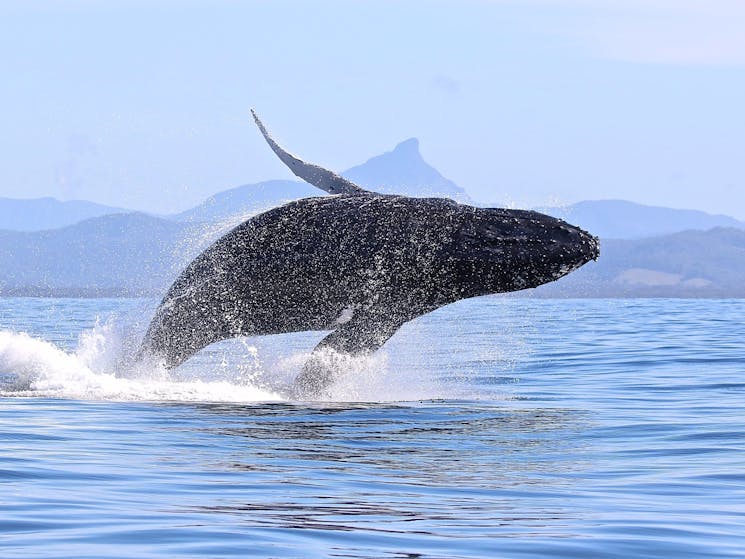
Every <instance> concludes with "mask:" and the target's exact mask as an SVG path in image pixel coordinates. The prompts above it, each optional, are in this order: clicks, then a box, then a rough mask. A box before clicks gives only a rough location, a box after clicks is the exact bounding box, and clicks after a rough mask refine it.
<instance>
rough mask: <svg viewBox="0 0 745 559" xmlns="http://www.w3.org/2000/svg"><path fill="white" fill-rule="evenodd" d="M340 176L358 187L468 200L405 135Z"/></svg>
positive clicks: (412, 140) (415, 143)
mask: <svg viewBox="0 0 745 559" xmlns="http://www.w3.org/2000/svg"><path fill="white" fill-rule="evenodd" d="M342 175H343V176H344V177H346V178H348V179H350V180H351V181H352V182H354V183H356V184H359V185H360V186H362V187H364V188H367V189H370V190H374V191H375V192H384V193H391V194H408V195H409V196H448V197H450V198H454V199H456V200H459V201H469V198H468V195H467V194H466V193H465V192H464V191H463V189H462V188H460V187H459V186H458V185H456V184H455V183H453V182H452V181H450V180H448V179H446V178H445V177H443V176H442V175H441V174H440V173H439V172H438V171H437V169H435V168H434V167H432V166H431V165H430V164H429V163H427V162H426V161H425V160H424V158H423V157H422V154H421V153H419V140H418V139H417V138H409V139H408V140H404V141H403V142H401V143H399V144H397V145H396V147H395V148H393V150H392V151H387V152H385V153H383V154H381V155H378V156H376V157H373V158H372V159H369V160H368V161H367V162H365V163H363V164H362V165H358V166H357V167H352V168H351V169H349V170H347V171H346V172H345V173H342Z"/></svg>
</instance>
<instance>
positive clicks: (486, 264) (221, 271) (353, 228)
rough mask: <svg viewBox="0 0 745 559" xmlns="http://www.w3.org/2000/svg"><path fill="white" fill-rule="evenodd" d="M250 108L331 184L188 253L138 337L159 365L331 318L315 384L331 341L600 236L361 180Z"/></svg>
mask: <svg viewBox="0 0 745 559" xmlns="http://www.w3.org/2000/svg"><path fill="white" fill-rule="evenodd" d="M252 114H253V116H254V119H255V121H256V124H257V125H258V127H259V130H260V131H261V133H262V135H263V136H264V138H265V139H266V141H267V143H268V144H269V146H270V147H271V148H272V150H273V151H274V152H275V153H276V154H277V156H279V158H280V159H281V160H282V161H283V162H284V163H285V164H286V165H287V166H288V167H289V168H290V169H291V170H292V172H293V173H294V174H295V175H297V176H298V177H300V178H301V179H303V180H305V181H307V182H308V183H310V184H312V185H315V186H317V187H318V188H321V189H322V190H324V191H326V192H328V193H329V194H331V196H324V197H318V198H304V199H301V200H297V201H294V202H290V203H287V204H285V205H283V206H280V207H277V208H274V209H271V210H269V211H266V212H264V213H261V214H259V215H256V216H254V217H252V218H251V219H248V220H247V221H245V222H244V223H242V224H240V225H238V226H237V227H235V228H234V229H233V230H231V231H230V232H228V233H227V234H225V235H224V236H223V237H221V238H220V239H218V240H217V241H216V242H214V243H213V244H212V245H211V246H210V247H209V248H207V249H206V250H205V251H204V252H202V253H201V254H200V255H199V256H198V257H197V258H196V259H195V260H194V261H193V262H192V263H191V264H189V265H188V266H187V267H186V269H185V270H184V271H183V272H182V273H181V274H180V275H179V277H178V278H177V279H176V281H175V282H174V283H173V285H172V286H171V288H170V289H169V290H168V292H167V294H166V295H165V297H164V299H163V301H162V302H161V303H160V306H159V307H158V308H157V310H156V312H155V315H154V317H153V319H152V322H151V324H150V326H149V328H148V330H147V333H146V335H145V338H144V340H143V343H142V346H141V353H143V354H148V355H150V356H154V357H155V358H158V359H160V360H161V361H162V362H163V363H164V364H165V365H166V367H175V366H177V365H179V364H180V363H182V362H183V361H185V360H186V359H188V358H189V357H191V356H192V355H193V354H194V353H196V352H197V351H199V350H200V349H202V348H204V347H206V346H207V345H209V344H211V343H213V342H217V341H220V340H224V339H227V338H232V337H237V336H252V335H263V334H280V333H287V332H299V331H306V330H331V333H330V334H328V335H327V336H326V337H325V338H324V339H323V340H322V341H321V342H320V343H319V344H318V345H317V346H316V348H315V349H314V351H313V353H312V354H311V356H310V358H309V359H308V361H307V362H306V364H305V366H304V368H303V370H302V372H301V373H300V374H299V375H298V377H297V379H296V381H295V385H294V392H295V395H296V396H297V397H299V398H308V399H310V398H316V397H320V396H321V395H322V394H323V390H324V388H325V387H326V386H327V385H328V383H329V382H330V380H331V379H330V372H329V370H328V369H329V367H328V366H327V363H328V362H327V361H326V359H325V358H324V355H325V354H327V353H328V352H329V350H333V351H331V353H332V354H333V352H337V353H340V354H348V355H357V354H364V353H370V352H373V351H375V350H377V349H378V348H380V347H381V346H382V345H383V344H384V343H385V342H386V341H387V340H388V339H389V338H390V337H391V336H392V335H393V334H394V333H395V332H396V330H398V328H399V327H400V326H401V325H402V324H404V323H405V322H407V321H409V320H412V319H414V318H416V317H418V316H421V315H423V314H426V313H428V312H431V311H433V310H435V309H437V308H439V307H442V306H443V305H447V304H449V303H453V302H455V301H458V300H460V299H465V298H469V297H476V296H480V295H486V294H490V293H504V292H509V291H517V290H522V289H527V288H532V287H536V286H539V285H542V284H544V283H547V282H551V281H553V280H556V279H558V278H560V277H562V276H564V275H566V274H568V273H569V272H571V271H572V270H575V269H577V268H579V267H580V266H582V265H583V264H585V263H586V262H588V261H590V260H593V259H597V257H598V254H599V249H598V240H597V238H596V237H593V236H592V235H590V234H589V233H587V232H585V231H583V230H582V229H580V228H578V227H575V226H572V225H569V224H568V223H566V222H564V221H562V220H560V219H556V218H554V217H550V216H547V215H543V214H540V213H537V212H534V211H527V210H513V209H503V208H478V207H473V206H469V205H464V204H459V203H456V202H454V201H453V200H450V199H445V198H412V197H408V196H399V195H390V194H379V193H377V192H373V191H370V190H366V189H364V188H362V187H360V186H358V185H356V184H354V183H352V182H350V181H349V180H347V179H345V178H343V177H341V176H339V175H337V174H336V173H333V172H332V171H329V170H327V169H324V168H322V167H319V166H317V165H313V164H310V163H306V162H304V161H302V160H300V159H298V158H297V157H295V156H293V155H291V154H289V153H288V152H286V151H285V150H284V149H282V148H281V147H280V146H279V145H278V144H277V143H276V142H275V141H274V139H273V138H272V137H271V135H270V134H269V133H268V132H267V130H266V128H265V127H264V125H263V124H262V122H261V121H260V120H259V118H258V116H257V115H256V114H255V113H254V112H253V111H252Z"/></svg>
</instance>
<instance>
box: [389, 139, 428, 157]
mask: <svg viewBox="0 0 745 559" xmlns="http://www.w3.org/2000/svg"><path fill="white" fill-rule="evenodd" d="M393 153H400V154H402V155H403V154H406V155H418V156H419V157H421V154H420V153H419V140H418V139H417V138H409V139H408V140H404V141H403V142H401V143H400V144H398V145H397V146H396V147H395V148H393Z"/></svg>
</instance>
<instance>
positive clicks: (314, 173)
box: [251, 109, 365, 194]
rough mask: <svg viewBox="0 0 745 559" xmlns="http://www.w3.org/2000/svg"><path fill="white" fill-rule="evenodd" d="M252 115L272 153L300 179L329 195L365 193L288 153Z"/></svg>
mask: <svg viewBox="0 0 745 559" xmlns="http://www.w3.org/2000/svg"><path fill="white" fill-rule="evenodd" d="M251 114H252V115H253V117H254V120H255V121H256V125H257V126H258V127H259V130H261V134H262V136H264V139H265V140H266V143H267V144H269V147H270V148H272V151H274V153H276V154H277V157H279V159H280V160H281V161H282V163H284V164H285V165H287V166H288V167H289V168H290V171H292V172H293V173H294V174H295V176H297V177H300V178H301V179H303V180H304V181H305V182H307V183H309V184H312V185H313V186H317V187H318V188H320V189H321V190H325V191H326V192H328V193H329V194H360V193H362V192H365V189H363V188H361V187H359V186H357V185H356V184H354V183H353V182H352V181H350V180H347V179H345V178H344V177H342V176H340V175H337V174H336V173H334V172H333V171H329V170H328V169H324V168H323V167H319V166H318V165H313V164H312V163H306V162H305V161H303V160H302V159H298V158H297V157H295V156H294V155H292V154H290V153H287V151H285V150H284V149H283V148H282V147H281V146H280V145H279V144H278V143H277V142H275V141H274V138H272V136H271V134H269V132H268V131H267V129H266V128H265V127H264V123H262V122H261V120H259V117H258V116H257V115H256V113H255V112H254V110H253V109H251Z"/></svg>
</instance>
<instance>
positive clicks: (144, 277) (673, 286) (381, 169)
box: [0, 139, 745, 297]
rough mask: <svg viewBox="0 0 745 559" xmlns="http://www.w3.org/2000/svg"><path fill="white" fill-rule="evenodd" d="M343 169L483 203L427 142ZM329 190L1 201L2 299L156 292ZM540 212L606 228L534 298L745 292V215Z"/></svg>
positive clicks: (622, 205) (291, 187)
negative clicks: (211, 253)
mask: <svg viewBox="0 0 745 559" xmlns="http://www.w3.org/2000/svg"><path fill="white" fill-rule="evenodd" d="M343 174H344V176H346V177H348V178H350V179H351V180H353V181H354V182H356V183H358V184H360V185H362V186H365V187H368V188H372V189H375V190H377V191H379V192H389V193H402V194H408V195H412V196H448V197H451V198H454V199H456V200H458V201H461V202H466V203H473V202H472V201H471V200H470V199H469V197H468V195H467V194H466V192H465V191H464V190H463V189H462V188H460V187H459V186H457V185H456V184H454V183H453V182H452V181H450V180H448V179H446V178H445V177H443V176H442V175H441V174H440V173H439V172H437V170H436V169H435V168H434V167H432V166H431V165H429V164H428V163H426V162H425V161H424V160H423V159H422V157H421V155H420V153H419V148H418V142H417V140H416V139H409V140H406V141H404V142H402V143H400V144H398V145H397V146H396V147H395V148H394V149H393V150H392V151H390V152H386V153H384V154H382V155H379V156H377V157H373V158H372V159H370V160H369V161H367V162H366V163H364V164H362V165H359V166H357V167H353V168H352V169H349V170H348V171H346V172H345V173H343ZM318 195H323V192H321V191H319V190H318V189H316V188H314V187H312V186H310V185H308V184H306V183H303V182H299V181H288V180H275V181H265V182H261V183H258V184H252V185H244V186H239V187H237V188H233V189H230V190H226V191H223V192H220V193H218V194H215V195H214V196H211V197H210V198H208V199H207V200H205V201H204V202H203V203H201V204H199V205H198V206H196V207H194V208H191V209H189V210H187V211H184V212H180V213H178V214H174V215H170V216H155V215H146V214H143V213H137V212H127V210H124V209H122V208H113V207H108V206H103V205H100V204H93V203H90V202H84V201H76V202H59V201H57V200H53V199H51V198H44V199H37V200H14V199H7V198H0V295H91V296H100V295H157V294H160V293H162V292H163V290H164V289H165V288H166V287H167V286H168V285H169V284H170V282H171V281H172V279H173V278H174V277H175V275H176V274H177V273H178V271H179V270H180V269H181V268H183V267H184V266H185V265H186V264H187V263H188V262H189V261H190V259H191V258H192V257H193V256H194V255H196V254H197V253H198V252H199V251H200V250H201V249H203V248H204V247H205V246H207V244H209V242H211V241H212V240H213V239H215V238H217V237H218V236H219V235H220V234H221V233H222V232H224V231H226V230H227V229H229V228H230V227H231V226H233V225H235V224H237V223H239V222H240V221H242V220H243V219H245V218H246V217H247V216H249V215H251V214H253V213H256V212H259V211H262V210H264V209H267V208H269V207H272V206H276V205H277V204H279V203H282V202H284V201H288V200H292V199H297V198H302V197H306V196H318ZM541 211H544V212H546V213H550V214H552V215H556V216H558V217H562V218H565V219H567V220H568V221H570V222H572V223H574V224H577V225H580V226H582V227H584V228H586V229H587V230H589V231H592V232H593V233H594V234H596V235H598V236H600V237H601V239H602V255H601V258H600V260H599V261H598V262H597V263H590V264H588V265H586V266H585V267H583V268H582V269H581V270H579V271H578V272H575V273H574V274H571V275H570V276H568V277H566V278H564V279H562V280H560V281H559V282H556V283H554V284H551V285H548V286H544V287H541V288H539V289H537V290H531V291H530V292H528V294H530V295H534V296H544V297H548V296H554V297H555V296H562V297H566V296H575V297H588V296H589V297H597V296H603V297H609V296H610V297H612V296H623V297H631V296H685V297H745V223H743V222H741V221H738V220H736V219H734V218H731V217H728V216H722V215H711V214H707V213H704V212H700V211H696V210H675V209H670V208H661V207H652V206H643V205H640V204H635V203H632V202H627V201H622V200H599V201H586V202H580V203H578V204H574V205H571V206H568V207H564V208H542V209H541Z"/></svg>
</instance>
